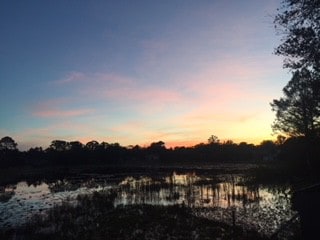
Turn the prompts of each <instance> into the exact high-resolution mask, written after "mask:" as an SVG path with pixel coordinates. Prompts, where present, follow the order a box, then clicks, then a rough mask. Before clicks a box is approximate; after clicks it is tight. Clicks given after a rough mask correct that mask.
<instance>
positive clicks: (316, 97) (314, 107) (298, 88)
mask: <svg viewBox="0 0 320 240" xmlns="http://www.w3.org/2000/svg"><path fill="white" fill-rule="evenodd" d="M319 84H320V80H319V78H318V76H314V74H312V72H310V71H309V70H307V69H306V68H303V69H302V70H296V71H295V73H294V74H293V76H292V79H291V80H290V81H289V82H288V84H287V85H286V86H285V87H284V88H283V93H284V97H282V98H280V99H279V100H273V102H272V103H271V106H272V110H273V111H275V112H276V119H275V121H274V123H273V125H272V127H273V130H274V131H275V132H283V133H286V134H287V135H289V136H292V137H298V136H304V137H307V138H314V137H317V136H319V133H320V87H319Z"/></svg>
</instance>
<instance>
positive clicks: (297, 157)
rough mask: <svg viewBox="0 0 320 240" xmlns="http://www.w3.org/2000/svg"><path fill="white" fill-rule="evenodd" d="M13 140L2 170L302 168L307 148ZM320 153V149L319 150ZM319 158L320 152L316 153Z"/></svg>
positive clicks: (5, 142) (290, 143)
mask: <svg viewBox="0 0 320 240" xmlns="http://www.w3.org/2000/svg"><path fill="white" fill-rule="evenodd" d="M17 146H18V145H17V143H16V142H15V141H14V140H13V139H12V138H11V137H8V136H7V137H4V138H2V139H0V156H1V166H3V167H9V166H21V165H28V166H34V167H38V166H39V167H40V166H52V165H57V166H58V165H61V166H77V165H83V164H106V165H112V166H138V165H140V166H173V165H175V166H183V165H193V166H201V165H206V164H215V163H225V162H232V163H253V162H254V163H268V164H274V163H287V164H288V165H291V166H296V167H301V166H305V165H306V163H305V161H304V160H303V159H304V156H305V155H304V154H305V148H306V142H305V141H304V138H301V137H298V138H289V139H285V137H283V136H278V138H277V140H276V141H271V140H265V141H262V142H261V143H260V144H259V145H253V144H248V143H246V142H241V143H238V144H237V143H234V142H233V141H232V140H228V141H223V142H221V141H220V140H219V138H218V137H216V136H214V135H212V136H211V137H210V138H209V139H208V141H207V142H206V143H200V144H197V145H195V146H191V147H175V148H167V147H166V146H165V143H164V142H163V141H157V142H153V143H151V144H150V145H149V146H147V147H141V146H139V145H136V146H126V147H125V146H121V145H120V144H119V143H107V142H100V143H99V142H98V141H95V140H93V141H89V142H87V143H86V144H83V143H81V142H80V141H70V142H68V141H64V140H53V141H52V142H51V144H50V146H49V147H48V148H46V149H43V148H41V147H34V148H30V149H29V150H27V151H19V150H18V147H17ZM318 147H319V149H320V145H319V146H318ZM315 149H318V148H315ZM314 154H315V156H317V157H319V156H320V152H319V151H318V152H316V151H315V152H314Z"/></svg>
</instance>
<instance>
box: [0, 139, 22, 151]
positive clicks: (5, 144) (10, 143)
mask: <svg viewBox="0 0 320 240" xmlns="http://www.w3.org/2000/svg"><path fill="white" fill-rule="evenodd" d="M17 146H18V144H17V143H16V142H15V141H14V140H13V139H12V138H11V137H8V136H6V137H3V138H1V139H0V150H17Z"/></svg>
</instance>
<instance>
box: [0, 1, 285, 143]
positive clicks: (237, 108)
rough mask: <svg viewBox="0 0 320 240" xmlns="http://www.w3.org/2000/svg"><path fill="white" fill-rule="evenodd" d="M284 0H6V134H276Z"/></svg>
mask: <svg viewBox="0 0 320 240" xmlns="http://www.w3.org/2000/svg"><path fill="white" fill-rule="evenodd" d="M279 5H280V1H276V0H270V1H263V0H246V1H236V0H229V1H222V0H220V1H218V0H217V1H214V0H212V1H187V0H183V1H182V0H180V1H178V0H174V1H142V0H139V1H96V0H95V1H1V3H0V83H1V88H0V107H1V119H0V136H6V135H9V136H11V137H13V138H14V139H15V140H16V141H17V142H18V144H19V146H20V148H22V149H28V148H29V147H32V146H43V147H47V146H48V145H49V143H50V141H51V140H54V139H64V140H67V141H72V140H80V141H82V142H83V143H86V142H87V141H90V140H93V139H95V140H98V141H106V142H119V143H120V144H121V145H124V146H126V145H131V144H133V145H135V144H139V145H142V146H145V145H148V144H150V142H153V141H158V140H162V141H164V142H165V143H166V144H167V146H179V145H194V144H197V143H200V142H205V141H206V140H207V139H208V137H209V136H210V135H212V134H215V135H217V136H219V138H220V139H222V140H223V139H225V140H226V139H232V140H234V141H235V142H240V141H247V142H250V143H259V142H260V141H262V140H263V139H270V138H273V136H272V135H271V133H272V131H271V127H270V126H271V123H272V121H273V119H274V114H273V113H272V112H271V108H270V105H269V103H270V102H271V101H272V99H274V98H278V97H279V96H281V89H282V87H283V86H284V85H285V84H286V82H287V81H288V80H289V77H290V76H289V75H288V73H287V71H286V70H283V69H282V59H281V58H280V57H278V56H275V55H273V54H272V53H273V49H274V48H275V47H276V46H277V45H278V44H279V38H280V37H279V36H276V34H275V31H274V29H273V24H272V21H273V20H272V15H274V14H275V13H276V9H277V7H279Z"/></svg>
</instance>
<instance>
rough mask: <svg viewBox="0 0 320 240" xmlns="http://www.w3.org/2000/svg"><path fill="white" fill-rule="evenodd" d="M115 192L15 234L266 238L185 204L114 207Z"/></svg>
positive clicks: (58, 210)
mask: <svg viewBox="0 0 320 240" xmlns="http://www.w3.org/2000/svg"><path fill="white" fill-rule="evenodd" d="M114 198H115V193H114V192H111V191H104V192H95V193H93V194H92V195H82V196H79V197H78V204H76V205H71V204H69V203H67V202H64V203H63V204H62V205H60V206H55V207H54V208H52V209H51V210H49V211H48V212H47V213H46V214H43V215H37V216H35V217H34V218H33V220H32V221H31V222H30V223H29V224H28V225H27V226H25V227H24V228H23V229H20V230H19V231H18V232H17V231H15V232H12V231H7V232H2V233H0V238H1V239H6V238H9V239H10V238H11V239H12V236H13V235H14V234H17V233H18V235H22V236H23V239H35V240H36V239H47V240H50V239H93V240H96V239H128V240H133V239H139V240H143V239H146V240H147V239H150V240H151V239H152V240H157V239H159V240H160V239H176V240H188V239H194V240H195V239H204V240H205V239H266V238H265V237H264V236H261V235H259V234H258V233H257V232H254V231H251V230H250V231H249V230H248V231H246V230H243V229H242V228H240V227H232V226H229V225H227V224H224V223H219V222H216V221H212V220H208V219H205V218H200V217H196V216H194V215H192V213H191V210H190V209H189V208H187V207H185V206H183V205H174V206H152V205H131V206H117V207H114V204H113V201H114Z"/></svg>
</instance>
